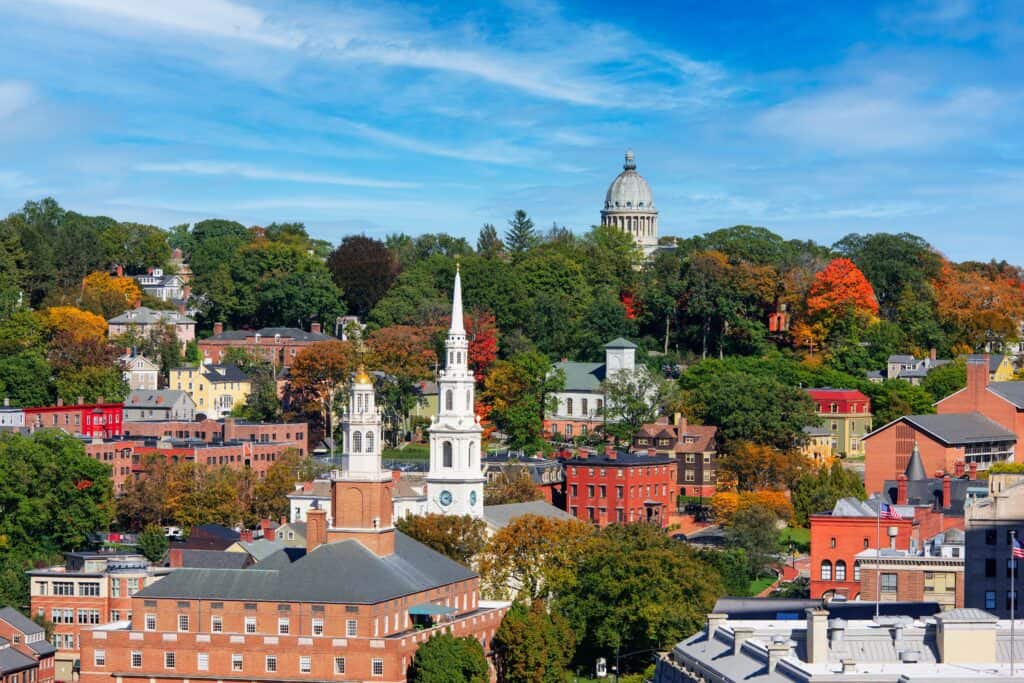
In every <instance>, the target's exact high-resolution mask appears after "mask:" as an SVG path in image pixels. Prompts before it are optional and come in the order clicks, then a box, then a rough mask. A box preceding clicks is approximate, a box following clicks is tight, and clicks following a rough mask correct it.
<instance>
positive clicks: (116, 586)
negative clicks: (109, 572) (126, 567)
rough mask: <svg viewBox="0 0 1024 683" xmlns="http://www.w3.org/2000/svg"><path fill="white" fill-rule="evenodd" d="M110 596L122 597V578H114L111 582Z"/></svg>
mask: <svg viewBox="0 0 1024 683" xmlns="http://www.w3.org/2000/svg"><path fill="white" fill-rule="evenodd" d="M110 597H112V598H119V597H121V579H113V580H111V582H110Z"/></svg>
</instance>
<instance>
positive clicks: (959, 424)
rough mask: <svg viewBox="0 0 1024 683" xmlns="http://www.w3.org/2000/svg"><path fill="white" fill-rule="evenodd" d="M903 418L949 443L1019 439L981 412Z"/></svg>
mask: <svg viewBox="0 0 1024 683" xmlns="http://www.w3.org/2000/svg"><path fill="white" fill-rule="evenodd" d="M903 419H904V420H906V421H907V422H909V423H910V424H912V425H914V426H915V427H917V428H918V429H920V430H921V431H924V432H927V433H928V434H931V435H932V436H934V437H935V438H936V439H938V440H939V441H942V442H943V443H945V444H947V445H958V444H968V443H982V442H986V441H1016V440H1017V436H1016V434H1014V433H1013V432H1011V431H1008V430H1007V429H1006V428H1004V427H1003V426H1002V425H1000V424H998V423H996V422H993V421H992V420H990V419H988V418H987V417H985V416H984V415H982V414H981V413H949V414H946V415H907V416H906V417H904V418H903Z"/></svg>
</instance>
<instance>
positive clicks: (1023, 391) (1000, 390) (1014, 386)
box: [988, 380, 1024, 410]
mask: <svg viewBox="0 0 1024 683" xmlns="http://www.w3.org/2000/svg"><path fill="white" fill-rule="evenodd" d="M988 390H989V391H991V392H992V393H993V394H995V395H996V396H998V397H1000V398H1002V399H1005V400H1007V401H1009V402H1010V403H1012V404H1013V405H1014V407H1016V408H1019V409H1022V410H1024V381H1021V380H1016V381H1010V382H989V383H988Z"/></svg>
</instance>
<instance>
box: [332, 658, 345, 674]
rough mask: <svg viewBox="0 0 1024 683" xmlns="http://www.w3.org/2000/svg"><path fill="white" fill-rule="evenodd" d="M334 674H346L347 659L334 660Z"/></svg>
mask: <svg viewBox="0 0 1024 683" xmlns="http://www.w3.org/2000/svg"><path fill="white" fill-rule="evenodd" d="M334 673H336V674H343V673H345V658H344V657H335V658H334Z"/></svg>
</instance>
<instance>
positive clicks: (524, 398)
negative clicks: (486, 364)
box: [483, 352, 565, 450]
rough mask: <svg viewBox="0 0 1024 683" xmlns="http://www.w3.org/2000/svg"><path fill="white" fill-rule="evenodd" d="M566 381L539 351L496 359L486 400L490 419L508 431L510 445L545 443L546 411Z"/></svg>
mask: <svg viewBox="0 0 1024 683" xmlns="http://www.w3.org/2000/svg"><path fill="white" fill-rule="evenodd" d="M564 383H565V375H564V373H562V371H561V370H559V371H557V372H552V371H551V364H550V363H549V362H548V359H547V358H546V357H544V356H543V355H541V354H539V353H535V352H534V353H522V354H518V355H516V356H514V357H513V358H512V359H510V360H507V361H501V360H499V361H495V363H494V365H492V366H491V371H490V373H489V374H488V375H487V377H486V378H485V380H484V392H483V400H484V402H485V403H487V405H489V406H490V419H491V420H492V421H493V422H494V424H495V426H496V427H497V428H498V429H500V430H501V431H502V432H504V433H505V434H506V435H508V442H509V445H510V446H512V447H513V448H523V449H530V450H533V449H537V448H540V447H541V446H542V444H543V433H542V432H543V427H544V411H545V409H547V408H549V407H551V401H552V399H553V396H552V394H553V393H554V392H556V391H558V390H559V389H560V388H561V387H562V386H563V385H564Z"/></svg>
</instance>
